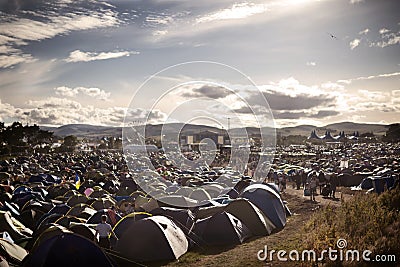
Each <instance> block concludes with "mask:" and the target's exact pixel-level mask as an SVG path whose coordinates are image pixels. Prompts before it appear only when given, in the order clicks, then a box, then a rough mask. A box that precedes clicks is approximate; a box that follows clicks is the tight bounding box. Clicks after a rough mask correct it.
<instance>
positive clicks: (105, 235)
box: [94, 215, 118, 249]
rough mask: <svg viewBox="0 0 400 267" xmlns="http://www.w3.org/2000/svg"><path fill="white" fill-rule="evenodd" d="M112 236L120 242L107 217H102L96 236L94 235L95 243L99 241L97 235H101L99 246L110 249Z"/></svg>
mask: <svg viewBox="0 0 400 267" xmlns="http://www.w3.org/2000/svg"><path fill="white" fill-rule="evenodd" d="M110 234H112V235H113V236H114V237H115V239H117V240H118V237H117V236H116V235H115V233H114V231H113V230H112V228H111V225H110V224H109V223H107V215H102V216H101V223H99V224H98V225H97V226H96V234H95V235H94V239H95V241H96V240H97V235H99V242H98V244H99V246H100V247H102V248H107V249H109V248H110V246H111V244H110Z"/></svg>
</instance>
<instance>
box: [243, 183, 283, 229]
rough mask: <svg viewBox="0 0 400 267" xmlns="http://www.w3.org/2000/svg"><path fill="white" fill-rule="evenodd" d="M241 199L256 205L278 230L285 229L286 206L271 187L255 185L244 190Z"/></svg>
mask: <svg viewBox="0 0 400 267" xmlns="http://www.w3.org/2000/svg"><path fill="white" fill-rule="evenodd" d="M241 197H242V198H246V199H248V200H249V201H250V202H251V203H253V204H254V205H256V206H257V207H258V208H259V209H260V210H261V211H262V212H263V213H264V214H265V215H266V217H267V218H269V219H270V220H271V222H272V223H273V224H274V225H275V227H276V230H281V229H283V227H285V225H286V209H285V205H284V204H283V202H282V199H281V197H280V196H279V195H278V194H277V193H276V192H275V190H273V189H272V188H271V187H269V186H267V185H264V184H253V185H250V186H248V187H246V188H245V189H244V190H243V193H242V194H241Z"/></svg>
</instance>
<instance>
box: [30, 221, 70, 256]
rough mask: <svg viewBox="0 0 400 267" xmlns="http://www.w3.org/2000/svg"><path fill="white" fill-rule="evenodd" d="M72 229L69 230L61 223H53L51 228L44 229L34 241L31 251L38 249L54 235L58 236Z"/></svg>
mask: <svg viewBox="0 0 400 267" xmlns="http://www.w3.org/2000/svg"><path fill="white" fill-rule="evenodd" d="M70 232H71V231H69V230H68V229H67V228H65V227H64V226H61V225H57V224H53V225H51V226H50V227H49V228H47V229H46V230H44V231H43V232H42V233H41V234H40V236H39V237H37V238H36V240H35V242H34V243H33V246H32V250H31V253H32V252H34V251H36V249H37V248H38V247H39V246H40V245H41V244H42V243H44V242H46V240H49V239H51V238H52V237H54V236H58V235H61V234H63V233H70Z"/></svg>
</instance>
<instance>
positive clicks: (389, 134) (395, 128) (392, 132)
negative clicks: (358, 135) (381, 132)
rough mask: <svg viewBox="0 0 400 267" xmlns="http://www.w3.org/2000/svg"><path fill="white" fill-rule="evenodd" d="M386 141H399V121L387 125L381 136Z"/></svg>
mask: <svg viewBox="0 0 400 267" xmlns="http://www.w3.org/2000/svg"><path fill="white" fill-rule="evenodd" d="M383 141H386V142H399V141H400V123H394V124H391V125H389V129H388V130H387V131H386V135H385V136H384V137H383Z"/></svg>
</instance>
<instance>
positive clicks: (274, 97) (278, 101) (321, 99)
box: [264, 92, 335, 110]
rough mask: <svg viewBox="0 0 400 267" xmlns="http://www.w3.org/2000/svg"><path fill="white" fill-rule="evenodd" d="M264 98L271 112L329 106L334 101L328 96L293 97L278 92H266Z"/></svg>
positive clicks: (303, 95)
mask: <svg viewBox="0 0 400 267" xmlns="http://www.w3.org/2000/svg"><path fill="white" fill-rule="evenodd" d="M264 97H265V98H266V100H267V101H268V104H269V106H270V108H271V109H272V110H302V109H310V108H315V107H318V106H321V105H328V104H331V103H332V102H333V101H334V100H335V99H334V98H333V97H332V96H329V95H327V94H326V95H319V96H310V95H305V94H302V95H297V96H295V97H293V96H290V95H285V94H282V93H279V92H266V93H264Z"/></svg>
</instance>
